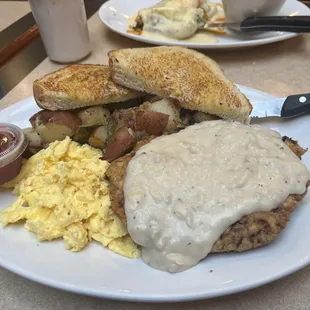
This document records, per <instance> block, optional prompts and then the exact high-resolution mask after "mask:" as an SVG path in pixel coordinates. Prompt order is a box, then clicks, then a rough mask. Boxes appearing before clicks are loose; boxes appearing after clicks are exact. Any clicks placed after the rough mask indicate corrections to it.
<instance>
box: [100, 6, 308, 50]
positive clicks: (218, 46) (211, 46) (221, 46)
mask: <svg viewBox="0 0 310 310" xmlns="http://www.w3.org/2000/svg"><path fill="white" fill-rule="evenodd" d="M113 1H115V0H108V1H107V2H105V3H104V4H103V5H102V6H101V7H100V8H99V10H98V15H99V19H100V20H101V22H102V23H103V24H104V25H105V26H106V27H107V28H108V29H110V30H111V31H113V32H115V33H118V34H119V35H121V36H124V37H126V38H129V39H132V40H134V41H137V42H143V43H147V44H151V45H157V46H158V45H165V46H183V47H188V48H195V49H205V50H225V49H240V48H248V47H254V46H261V45H266V44H270V43H276V42H280V41H284V40H288V39H291V38H294V37H297V36H300V35H302V34H300V33H282V34H281V35H277V36H276V35H275V36H271V37H267V38H262V39H257V40H251V41H240V42H239V41H238V42H227V43H193V42H175V41H169V40H158V39H151V38H147V37H142V36H137V35H134V34H131V33H126V32H123V31H121V30H118V29H116V28H114V27H113V26H111V25H110V24H109V23H108V22H107V21H106V20H105V18H104V13H105V10H106V8H107V7H108V6H109V5H111V3H112V2H113ZM287 1H291V2H292V3H296V5H300V6H302V7H304V8H306V9H307V10H308V12H309V15H310V8H308V7H307V6H306V5H305V4H303V3H301V2H299V1H297V0H287Z"/></svg>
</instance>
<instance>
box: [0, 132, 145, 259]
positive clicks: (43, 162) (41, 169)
mask: <svg viewBox="0 0 310 310" xmlns="http://www.w3.org/2000/svg"><path fill="white" fill-rule="evenodd" d="M101 156H102V153H101V151H100V150H97V149H94V148H92V147H90V146H89V145H86V144H85V145H83V146H81V145H79V144H78V143H76V142H73V141H71V139H70V138H66V139H65V140H63V141H56V142H54V143H51V144H50V146H49V147H48V148H47V149H44V150H42V151H40V152H39V153H37V154H36V155H34V156H33V157H31V158H30V159H29V160H28V161H25V162H24V164H23V167H22V170H21V172H20V174H19V175H18V176H17V177H16V178H15V179H14V180H12V181H11V182H9V183H7V184H6V185H5V186H4V187H6V188H14V191H13V193H14V194H16V195H18V198H17V200H16V201H15V202H14V203H13V205H12V206H10V207H9V208H7V209H5V210H3V211H1V212H0V222H1V223H2V224H3V225H4V226H6V225H7V224H9V223H16V222H18V221H20V220H25V226H24V227H25V228H26V229H27V230H29V231H31V232H34V233H35V234H36V235H37V237H38V239H39V241H45V240H53V239H57V238H61V237H62V238H63V239H64V242H65V245H66V248H67V249H69V250H72V251H80V250H82V249H83V248H84V247H85V246H86V244H87V243H88V242H89V241H90V240H91V239H94V240H96V241H98V242H100V243H102V244H103V245H104V246H105V247H108V248H109V249H111V250H112V251H114V252H116V253H119V254H121V255H124V256H127V257H131V258H135V257H138V256H140V251H139V249H138V247H137V245H136V244H135V243H134V242H133V241H132V239H131V238H130V237H129V235H128V232H127V229H126V227H125V226H124V225H123V224H122V222H121V221H120V220H119V218H118V217H117V216H116V215H115V214H114V213H113V211H112V209H111V207H110V197H109V188H108V182H107V180H106V179H105V178H104V176H105V172H106V170H107V168H108V166H109V163H108V162H107V161H103V160H101V159H100V157H101Z"/></svg>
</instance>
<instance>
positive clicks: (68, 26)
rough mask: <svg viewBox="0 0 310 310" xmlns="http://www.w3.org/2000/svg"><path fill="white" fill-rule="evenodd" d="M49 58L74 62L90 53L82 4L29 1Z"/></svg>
mask: <svg viewBox="0 0 310 310" xmlns="http://www.w3.org/2000/svg"><path fill="white" fill-rule="evenodd" d="M29 3H30V6H31V10H32V13H33V16H34V18H35V20H36V22H37V24H38V27H39V30H40V35H41V38H42V41H43V44H44V47H45V50H46V53H47V55H48V57H49V58H50V59H52V60H54V61H57V62H61V63H70V62H76V61H78V60H80V59H82V58H84V57H85V56H87V55H88V54H89V53H90V51H91V50H90V42H89V34H88V28H87V18H86V13H85V6H84V1H83V0H29Z"/></svg>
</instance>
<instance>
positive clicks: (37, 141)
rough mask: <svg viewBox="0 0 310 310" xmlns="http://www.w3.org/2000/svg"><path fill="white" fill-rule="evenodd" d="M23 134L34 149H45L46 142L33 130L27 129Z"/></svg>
mask: <svg viewBox="0 0 310 310" xmlns="http://www.w3.org/2000/svg"><path fill="white" fill-rule="evenodd" d="M23 132H24V134H25V136H26V138H27V140H28V143H29V144H28V145H29V146H30V147H34V148H43V145H44V141H43V140H42V138H41V137H40V136H39V135H38V134H37V132H36V131H35V130H34V129H33V128H25V129H23Z"/></svg>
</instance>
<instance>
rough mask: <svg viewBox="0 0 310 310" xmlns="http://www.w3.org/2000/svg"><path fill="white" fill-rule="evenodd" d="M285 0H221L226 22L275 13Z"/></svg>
mask: <svg viewBox="0 0 310 310" xmlns="http://www.w3.org/2000/svg"><path fill="white" fill-rule="evenodd" d="M285 1H286V0H222V2H223V5H224V10H225V16H226V21H227V22H240V21H242V20H244V19H246V18H248V17H253V16H264V15H270V16H271V15H275V14H277V12H279V10H280V9H281V8H282V6H283V5H284V3H285Z"/></svg>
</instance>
